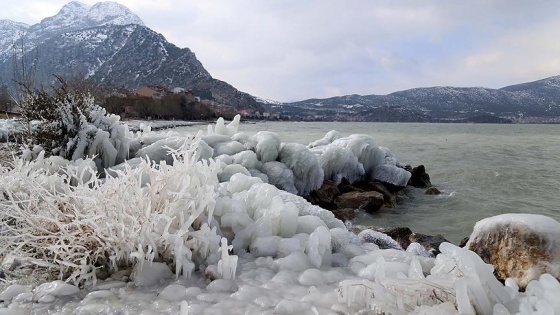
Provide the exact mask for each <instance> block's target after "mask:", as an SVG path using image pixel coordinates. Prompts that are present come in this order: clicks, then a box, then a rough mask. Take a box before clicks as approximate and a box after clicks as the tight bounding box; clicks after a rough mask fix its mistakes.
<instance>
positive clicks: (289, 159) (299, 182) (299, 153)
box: [278, 143, 324, 196]
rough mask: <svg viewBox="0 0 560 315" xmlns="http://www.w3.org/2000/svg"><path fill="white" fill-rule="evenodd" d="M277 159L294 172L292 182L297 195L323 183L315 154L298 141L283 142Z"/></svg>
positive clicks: (322, 176) (307, 192)
mask: <svg viewBox="0 0 560 315" xmlns="http://www.w3.org/2000/svg"><path fill="white" fill-rule="evenodd" d="M278 160H279V161H280V162H282V163H284V164H285V165H286V166H287V167H288V168H289V169H291V170H292V172H293V173H294V181H295V183H294V184H295V187H296V189H297V191H298V194H299V195H302V196H305V195H308V194H309V193H310V192H311V191H313V190H315V189H317V188H319V187H321V185H322V184H323V179H324V171H323V169H322V168H321V166H320V165H319V161H318V160H317V157H316V156H315V154H313V153H311V151H309V149H308V148H307V147H305V146H304V145H302V144H299V143H285V144H283V145H282V148H281V150H280V153H279V155H278Z"/></svg>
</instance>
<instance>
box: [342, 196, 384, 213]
mask: <svg viewBox="0 0 560 315" xmlns="http://www.w3.org/2000/svg"><path fill="white" fill-rule="evenodd" d="M334 203H335V204H336V206H337V207H338V208H339V209H340V208H352V209H363V210H365V211H367V212H376V211H378V210H379V209H380V208H381V206H382V205H383V203H384V199H383V194H381V193H379V192H377V191H365V192H359V191H354V192H348V193H345V194H342V195H340V196H338V197H336V199H335V200H334Z"/></svg>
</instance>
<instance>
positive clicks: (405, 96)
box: [261, 76, 560, 122]
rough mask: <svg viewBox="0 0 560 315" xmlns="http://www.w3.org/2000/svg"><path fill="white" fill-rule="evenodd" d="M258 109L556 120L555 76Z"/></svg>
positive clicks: (392, 117) (559, 105)
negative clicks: (496, 85)
mask: <svg viewBox="0 0 560 315" xmlns="http://www.w3.org/2000/svg"><path fill="white" fill-rule="evenodd" d="M261 105H262V106H264V107H266V108H267V109H269V110H271V111H275V112H278V113H281V114H282V115H285V116H289V117H292V118H294V119H319V120H357V121H419V122H422V121H448V120H453V121H459V120H466V121H473V122H482V121H488V122H507V121H508V120H507V119H509V118H512V117H521V116H537V117H556V116H560V76H555V77H550V78H546V79H543V80H538V81H534V82H529V83H523V84H517V85H511V86H507V87H504V88H501V89H489V88H482V87H449V86H437V87H428V88H415V89H410V90H404V91H399V92H395V93H391V94H388V95H345V96H337V97H331V98H326V99H308V100H304V101H299V102H291V103H284V104H274V103H271V102H268V103H261ZM476 117H478V118H476ZM484 117H486V118H484ZM488 117H505V118H506V120H499V119H489V118H488ZM471 118H474V119H471Z"/></svg>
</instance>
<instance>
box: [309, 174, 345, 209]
mask: <svg viewBox="0 0 560 315" xmlns="http://www.w3.org/2000/svg"><path fill="white" fill-rule="evenodd" d="M338 196H340V191H339V190H338V187H337V185H336V183H335V182H334V181H332V180H325V181H323V185H322V186H321V187H320V188H319V189H317V190H314V191H312V192H311V193H310V194H309V196H307V197H305V198H306V199H307V201H309V202H311V203H312V204H314V205H317V206H319V207H321V208H323V209H327V210H334V209H336V208H337V206H336V205H335V203H334V200H335V198H336V197H338Z"/></svg>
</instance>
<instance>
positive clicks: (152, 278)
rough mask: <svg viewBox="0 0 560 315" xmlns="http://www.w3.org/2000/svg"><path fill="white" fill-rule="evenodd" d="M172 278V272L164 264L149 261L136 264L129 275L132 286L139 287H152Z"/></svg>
mask: <svg viewBox="0 0 560 315" xmlns="http://www.w3.org/2000/svg"><path fill="white" fill-rule="evenodd" d="M172 276H173V272H171V269H169V267H168V266H167V265H166V264H164V263H160V262H151V263H150V262H149V261H144V262H140V263H137V264H136V265H135V266H134V269H133V271H132V274H131V275H130V277H131V279H132V281H133V282H134V284H135V285H136V286H139V287H149V286H153V285H156V284H159V283H160V282H161V281H165V280H166V279H170V278H171V277H172Z"/></svg>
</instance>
